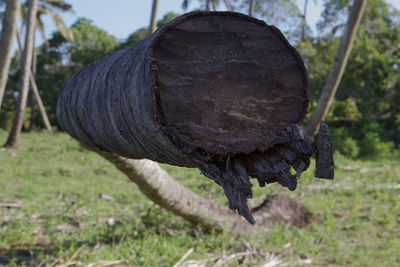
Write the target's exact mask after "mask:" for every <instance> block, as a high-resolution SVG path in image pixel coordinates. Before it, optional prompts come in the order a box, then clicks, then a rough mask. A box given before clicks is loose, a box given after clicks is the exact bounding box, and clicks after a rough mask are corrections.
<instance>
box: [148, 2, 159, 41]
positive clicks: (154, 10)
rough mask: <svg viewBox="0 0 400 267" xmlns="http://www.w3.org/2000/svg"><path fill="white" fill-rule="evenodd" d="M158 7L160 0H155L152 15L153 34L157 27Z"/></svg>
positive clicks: (150, 28) (151, 28)
mask: <svg viewBox="0 0 400 267" xmlns="http://www.w3.org/2000/svg"><path fill="white" fill-rule="evenodd" d="M157 7H158V0H153V4H152V6H151V15H150V26H149V32H150V34H152V33H153V32H155V31H156V29H157V23H156V21H157Z"/></svg>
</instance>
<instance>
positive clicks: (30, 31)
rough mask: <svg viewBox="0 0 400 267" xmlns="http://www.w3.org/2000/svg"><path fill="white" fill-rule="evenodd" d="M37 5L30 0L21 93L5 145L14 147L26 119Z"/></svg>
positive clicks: (36, 2)
mask: <svg viewBox="0 0 400 267" xmlns="http://www.w3.org/2000/svg"><path fill="white" fill-rule="evenodd" d="M37 6H38V0H30V1H28V12H27V17H26V21H27V24H26V36H25V46H24V51H23V55H22V65H21V75H20V78H19V95H18V103H17V110H16V112H15V117H14V120H13V125H12V128H11V132H10V135H9V136H8V139H7V142H6V144H5V145H4V146H5V147H14V146H16V145H17V142H18V139H19V136H20V133H21V129H22V123H23V121H24V112H25V108H26V102H27V98H28V87H29V78H30V75H31V66H32V51H33V35H34V31H35V20H36V10H37Z"/></svg>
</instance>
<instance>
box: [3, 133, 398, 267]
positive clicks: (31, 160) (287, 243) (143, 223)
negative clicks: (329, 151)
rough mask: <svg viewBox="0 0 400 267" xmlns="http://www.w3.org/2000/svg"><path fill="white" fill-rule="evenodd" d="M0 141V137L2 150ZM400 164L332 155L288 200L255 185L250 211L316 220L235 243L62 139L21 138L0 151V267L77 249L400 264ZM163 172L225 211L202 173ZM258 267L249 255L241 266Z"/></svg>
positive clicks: (152, 257) (157, 259) (164, 256)
mask: <svg viewBox="0 0 400 267" xmlns="http://www.w3.org/2000/svg"><path fill="white" fill-rule="evenodd" d="M5 139H6V132H4V131H3V132H2V131H0V143H3V142H4V141H5ZM398 165H399V164H398V162H396V161H395V160H393V161H375V162H365V161H353V160H349V159H345V158H341V157H337V158H336V177H335V180H333V181H327V180H317V179H315V178H313V167H311V168H310V170H309V171H307V172H306V173H305V174H304V175H303V177H302V178H301V180H300V182H299V186H298V188H297V190H296V191H294V192H288V191H287V190H286V189H284V188H282V187H280V186H279V185H268V186H267V187H266V188H259V187H258V186H256V185H255V186H254V191H255V193H254V195H255V197H254V199H253V200H252V201H251V203H252V204H254V205H255V204H257V203H259V202H261V201H262V200H263V199H264V197H265V196H266V195H267V194H273V193H277V192H281V191H283V192H286V193H288V194H289V195H290V196H292V197H294V198H295V199H297V200H300V201H302V202H303V203H304V204H305V205H306V206H307V207H308V208H309V209H310V210H311V211H312V212H313V213H314V219H313V222H312V223H311V224H310V225H309V226H308V227H306V228H303V229H298V228H295V227H293V226H288V225H276V226H274V227H271V228H268V230H266V231H265V232H263V233H258V234H256V235H251V236H247V237H237V236H235V235H233V234H231V233H226V232H211V233H203V232H201V231H199V230H198V229H197V228H195V227H194V226H192V225H191V224H190V223H187V222H186V221H184V220H183V219H181V218H179V217H176V216H174V215H172V214H171V213H169V212H166V211H164V210H163V209H160V208H159V207H157V206H155V205H154V204H152V202H151V201H149V200H148V199H147V198H146V197H145V196H144V195H142V194H141V193H140V191H139V190H138V188H137V187H136V185H135V184H133V183H132V182H130V181H129V180H128V179H127V178H125V177H124V175H123V174H121V173H120V172H118V171H117V170H116V169H115V168H114V167H113V166H112V165H111V164H109V163H108V162H106V161H105V160H103V159H102V158H100V157H99V156H97V155H95V154H94V153H91V152H88V151H86V150H84V149H82V148H81V147H80V146H79V145H78V144H77V142H75V141H74V140H72V139H71V138H70V137H68V136H67V135H66V134H59V133H55V134H45V133H30V134H23V135H22V137H21V142H20V145H19V148H18V150H4V149H2V150H0V204H5V203H14V204H15V205H16V206H17V207H10V208H5V207H2V208H1V207H0V265H1V264H9V265H11V266H20V265H31V266H37V265H38V264H39V263H42V262H41V261H42V260H45V261H46V262H47V264H48V265H50V264H52V263H54V262H59V263H62V262H65V261H67V260H68V259H70V258H71V256H72V255H73V254H74V253H75V252H77V250H78V249H80V248H81V249H80V250H79V251H78V252H79V253H78V254H77V255H76V256H75V257H74V258H73V259H72V260H73V261H76V262H78V263H82V264H88V263H94V262H100V261H103V260H126V261H127V262H129V264H131V265H141V266H172V265H173V264H175V263H176V262H177V261H178V260H179V259H180V258H181V257H182V255H184V254H185V253H186V252H187V251H188V250H189V249H190V248H192V247H193V248H195V251H194V252H193V253H192V254H191V255H190V257H189V259H198V260H201V259H211V258H212V257H221V256H222V254H223V253H225V254H226V255H230V254H233V253H237V252H241V251H246V250H248V246H249V245H250V246H252V247H254V248H256V249H257V251H260V252H261V251H268V252H273V253H276V254H279V255H280V256H281V257H282V258H283V259H284V261H287V262H296V261H297V260H298V259H305V258H310V259H311V260H312V262H313V263H312V266H315V265H317V266H327V265H332V266H338V265H339V266H399V265H400V256H399V251H400V219H399V218H400V186H399V184H400V167H399V166H398ZM163 167H164V168H165V169H167V170H168V172H169V173H170V174H171V175H173V176H174V177H176V179H177V180H179V181H180V182H181V183H183V184H184V185H185V186H188V187H190V188H191V189H192V190H193V191H195V192H197V193H199V194H202V195H204V196H207V197H210V198H213V199H216V200H217V201H218V202H220V203H221V204H223V205H226V199H225V196H224V194H223V191H222V189H221V188H220V187H218V186H217V185H215V184H214V183H213V182H212V181H211V180H209V179H207V178H205V177H204V176H202V175H201V174H200V171H199V170H197V169H186V168H176V167H172V166H167V165H163ZM100 194H105V195H107V196H111V197H112V198H113V199H112V200H108V199H105V198H104V197H103V198H101V197H100ZM262 261H263V259H262V257H258V258H257V257H255V258H254V259H253V260H252V261H250V262H247V264H248V265H250V266H252V265H254V264H256V263H261V262H262ZM212 263H215V261H210V264H212ZM229 264H230V265H233V266H236V265H239V263H238V262H237V261H236V262H235V261H231V262H229Z"/></svg>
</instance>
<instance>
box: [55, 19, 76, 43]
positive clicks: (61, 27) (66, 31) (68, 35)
mask: <svg viewBox="0 0 400 267" xmlns="http://www.w3.org/2000/svg"><path fill="white" fill-rule="evenodd" d="M51 18H52V19H53V22H54V24H56V26H57V29H58V31H59V32H60V34H61V35H62V36H63V37H64V38H65V39H67V40H68V41H70V42H73V41H74V39H75V38H74V33H73V31H72V30H71V29H70V28H68V27H67V25H65V22H64V20H63V18H62V17H61V16H60V15H58V14H55V13H53V15H52V16H51Z"/></svg>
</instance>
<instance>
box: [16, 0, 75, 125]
mask: <svg viewBox="0 0 400 267" xmlns="http://www.w3.org/2000/svg"><path fill="white" fill-rule="evenodd" d="M27 3H28V2H26V3H25V4H24V5H23V6H22V8H21V15H22V17H25V14H26V10H27ZM59 12H73V8H72V6H71V5H70V4H68V3H66V2H65V1H64V0H39V3H38V10H37V12H36V29H37V30H39V31H40V33H41V35H42V38H43V42H44V45H45V46H46V47H49V42H48V40H47V38H46V35H45V32H46V31H45V27H44V23H43V16H45V15H48V16H50V17H51V18H52V20H53V22H54V24H55V25H56V27H57V29H58V31H59V32H60V34H61V35H62V36H63V37H64V38H65V39H67V40H68V41H73V40H74V35H73V32H72V30H71V29H69V28H68V27H67V26H66V25H65V22H64V20H63V19H62V17H61V16H60V15H59ZM23 27H24V23H23V24H22V26H21V30H20V32H22V30H23ZM19 35H20V34H19ZM35 36H36V34H35V35H34V40H35V39H36V38H35ZM18 38H20V36H17V39H18ZM34 43H35V41H34ZM20 50H22V47H20ZM36 58H37V54H36V48H35V47H34V48H33V62H32V77H31V78H30V81H31V85H32V89H33V97H32V98H31V101H30V107H31V120H30V124H29V129H32V127H33V120H32V118H33V112H34V110H35V104H37V106H38V108H39V111H40V115H41V117H42V121H43V123H44V125H45V127H46V129H47V130H48V131H51V125H50V122H49V120H48V118H47V114H46V110H45V108H44V106H43V103H42V100H41V98H40V94H39V90H38V88H37V84H36V81H35V75H36V61H37V60H36Z"/></svg>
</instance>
